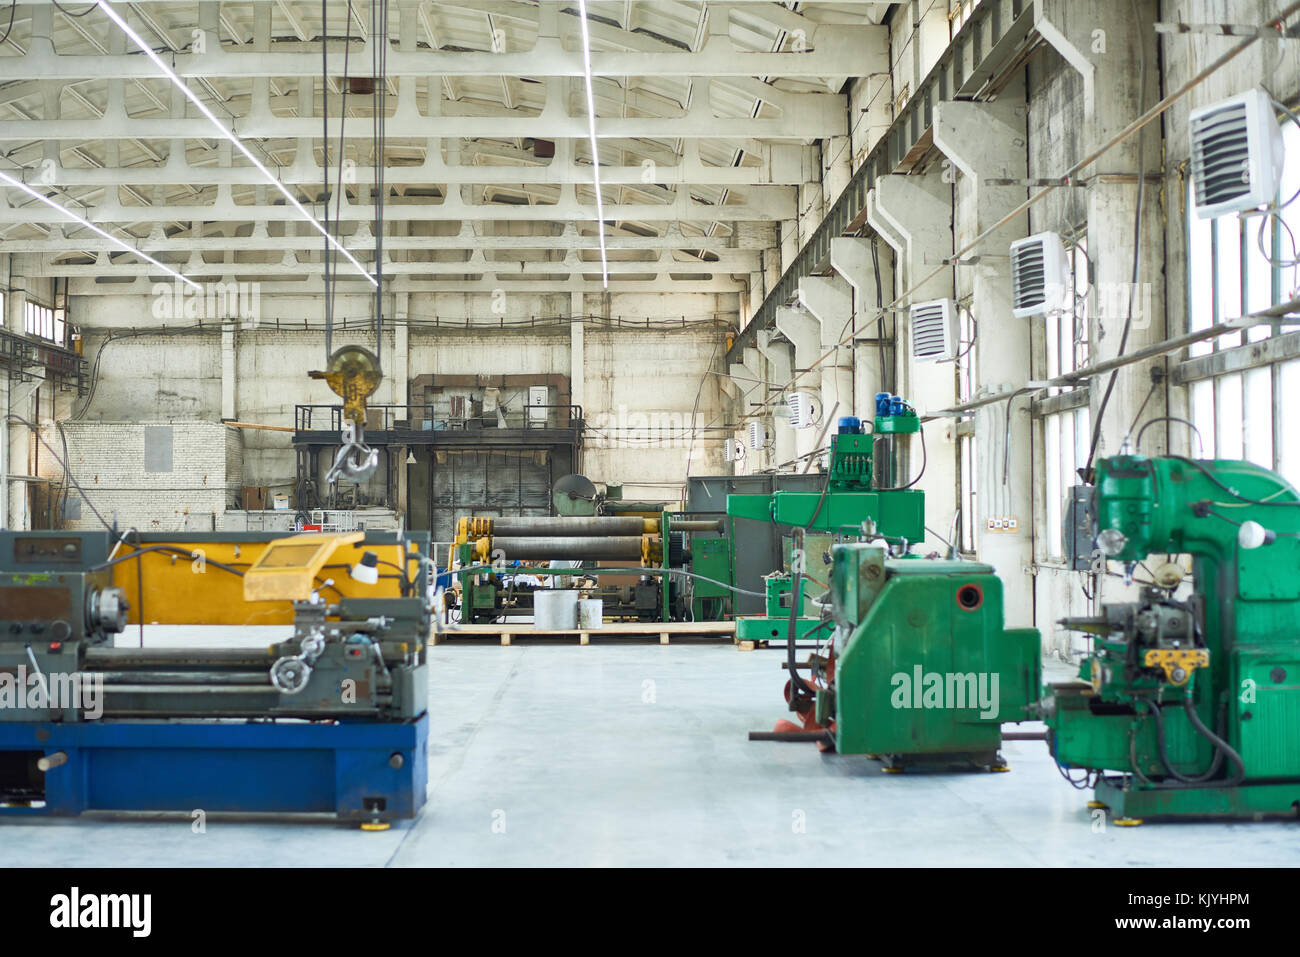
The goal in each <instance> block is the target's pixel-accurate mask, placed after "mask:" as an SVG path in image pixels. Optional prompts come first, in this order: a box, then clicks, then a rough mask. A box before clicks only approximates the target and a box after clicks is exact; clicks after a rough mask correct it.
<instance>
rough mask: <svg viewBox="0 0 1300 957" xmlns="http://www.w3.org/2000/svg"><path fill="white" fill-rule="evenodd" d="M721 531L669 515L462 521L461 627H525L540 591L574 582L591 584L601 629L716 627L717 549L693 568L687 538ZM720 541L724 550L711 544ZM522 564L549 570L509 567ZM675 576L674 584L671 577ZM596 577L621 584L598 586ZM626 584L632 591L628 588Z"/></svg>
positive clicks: (719, 608)
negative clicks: (675, 624) (519, 622)
mask: <svg viewBox="0 0 1300 957" xmlns="http://www.w3.org/2000/svg"><path fill="white" fill-rule="evenodd" d="M721 531H722V523H721V522H719V521H716V520H715V521H696V520H692V519H689V518H683V517H680V516H678V515H677V514H676V513H672V512H659V513H658V514H657V516H656V517H653V518H650V517H643V516H639V515H559V516H524V517H508V518H489V517H484V516H468V517H465V518H462V519H461V520H460V522H459V524H458V528H457V537H456V544H455V547H454V553H455V558H456V561H455V563H454V568H453V570H457V569H463V570H464V571H461V572H460V573H459V575H458V577H459V579H460V588H459V591H460V608H461V621H462V622H463V623H465V624H473V623H480V622H491V621H495V620H497V619H499V618H503V617H513V616H519V617H530V616H532V615H533V611H534V601H533V599H534V595H535V593H536V592H537V590H538V589H540V588H549V587H561V588H563V587H570V586H571V585H572V584H576V583H577V582H578V581H580V580H590V581H591V582H594V584H589V585H586V586H585V591H586V592H588V593H590V594H591V595H592V596H593V597H598V598H600V599H602V601H603V603H604V612H603V614H604V617H605V618H606V619H615V620H617V619H627V620H635V621H688V620H696V621H699V620H715V621H716V620H723V618H724V616H725V614H726V611H727V607H728V605H727V601H726V598H727V595H728V591H727V586H728V585H729V584H730V570H729V568H730V566H729V556H728V553H727V550H726V548H725V539H711V540H709V541H710V543H711V544H708V545H706V546H705V547H704V548H702V549H701V551H700V555H699V557H698V559H697V557H696V555H695V553H694V551H693V550H692V548H691V547H689V545H690V543H689V538H688V536H690V535H691V534H692V533H700V532H707V533H715V534H716V533H719V532H721ZM719 541H720V542H722V547H719V546H718V545H717V544H716V543H717V542H719ZM522 562H531V563H539V562H547V563H550V565H549V566H548V567H536V566H533V567H526V566H523V565H521V564H516V563H522ZM688 569H689V571H688ZM674 571H676V572H678V573H679V574H677V575H673V574H672V573H673V572H674ZM683 573H684V574H683ZM697 576H702V577H697ZM602 577H603V578H606V579H607V580H608V578H610V577H614V578H619V579H624V581H622V582H619V583H615V584H610V583H608V581H606V583H603V584H602V583H601V582H600V579H601V578H602ZM629 578H631V579H633V581H631V582H628V581H626V580H627V579H629ZM542 579H545V581H542Z"/></svg>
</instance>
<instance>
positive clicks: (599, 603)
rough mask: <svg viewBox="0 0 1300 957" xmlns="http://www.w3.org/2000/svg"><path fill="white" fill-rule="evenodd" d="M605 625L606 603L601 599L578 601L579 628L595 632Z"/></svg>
mask: <svg viewBox="0 0 1300 957" xmlns="http://www.w3.org/2000/svg"><path fill="white" fill-rule="evenodd" d="M604 623H605V602H604V601H603V600H601V599H599V598H583V599H580V600H579V601H578V627H579V628H581V629H583V630H584V631H588V630H590V631H595V630H596V629H598V628H600V627H601V626H602V625H603V624H604Z"/></svg>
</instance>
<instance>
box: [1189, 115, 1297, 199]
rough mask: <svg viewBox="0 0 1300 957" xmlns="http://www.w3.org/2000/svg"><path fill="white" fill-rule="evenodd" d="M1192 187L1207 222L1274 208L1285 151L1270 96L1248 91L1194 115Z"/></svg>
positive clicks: (1190, 119) (1192, 116)
mask: <svg viewBox="0 0 1300 957" xmlns="http://www.w3.org/2000/svg"><path fill="white" fill-rule="evenodd" d="M1188 128H1189V130H1190V132H1191V139H1192V159H1191V167H1192V183H1193V185H1194V186H1195V189H1196V214H1197V216H1199V217H1200V218H1202V219H1209V218H1211V217H1214V216H1222V215H1223V214H1224V213H1236V212H1241V211H1242V210H1247V209H1256V208H1257V207H1260V206H1266V205H1268V204H1269V203H1272V202H1273V200H1274V198H1275V196H1276V194H1277V189H1278V182H1279V181H1280V180H1281V177H1282V162H1283V159H1284V155H1285V150H1284V148H1283V146H1282V129H1281V127H1279V126H1278V123H1277V118H1276V116H1275V115H1274V112H1273V104H1272V101H1271V100H1270V98H1269V95H1268V94H1267V93H1265V92H1264V91H1263V90H1248V91H1247V92H1245V93H1239V94H1238V95H1236V96H1231V97H1229V98H1228V99H1226V100H1221V101H1220V102H1218V103H1215V104H1213V105H1211V106H1205V107H1202V108H1201V109H1199V110H1192V112H1191V115H1190V117H1189V118H1188Z"/></svg>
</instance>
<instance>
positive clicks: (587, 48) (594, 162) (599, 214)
mask: <svg viewBox="0 0 1300 957" xmlns="http://www.w3.org/2000/svg"><path fill="white" fill-rule="evenodd" d="M578 16H579V17H580V18H581V21H582V72H583V75H584V76H585V77H586V79H587V132H588V134H589V135H590V137H591V182H592V185H593V186H594V187H595V188H596V229H597V235H598V236H599V237H600V283H601V286H602V287H603V288H605V289H608V288H609V258H608V256H607V255H606V252H605V202H604V200H603V199H602V198H601V195H600V150H599V149H598V148H597V146H596V94H595V88H594V84H593V83H592V80H591V36H590V34H589V33H588V32H587V0H578Z"/></svg>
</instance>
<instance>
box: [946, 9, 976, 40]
mask: <svg viewBox="0 0 1300 957" xmlns="http://www.w3.org/2000/svg"><path fill="white" fill-rule="evenodd" d="M979 2H980V0H949V3H948V38H949V39H952V38H953V37H955V36H956V35H957V31H958V30H960V29H961V28H962V24H964V23H965V22H966V21H967V20H969V19H970V15H971V14H972V13H974V12H975V8H976V7H977V6H979Z"/></svg>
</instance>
